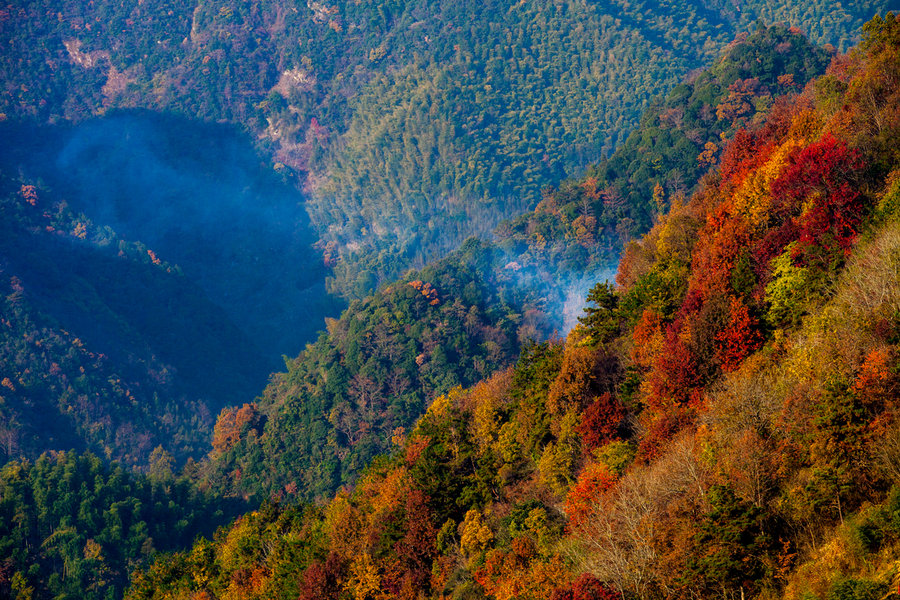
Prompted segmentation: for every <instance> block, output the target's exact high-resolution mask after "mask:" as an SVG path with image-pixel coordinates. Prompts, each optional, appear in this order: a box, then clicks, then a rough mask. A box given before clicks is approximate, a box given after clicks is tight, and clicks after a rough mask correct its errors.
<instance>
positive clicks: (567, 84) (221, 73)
mask: <svg viewBox="0 0 900 600" xmlns="http://www.w3.org/2000/svg"><path fill="white" fill-rule="evenodd" d="M889 4H890V3H889V2H887V1H886V0H860V1H857V2H843V3H840V4H838V5H835V3H833V2H822V1H813V0H809V1H804V2H791V3H776V2H768V1H764V0H754V1H751V2H743V3H741V5H740V7H736V6H735V5H734V4H733V3H731V2H724V1H722V2H719V1H710V2H703V3H700V2H668V1H667V2H652V3H651V2H643V1H641V2H626V1H624V0H611V1H609V2H599V3H583V2H576V1H574V0H573V1H565V2H552V3H547V2H531V1H526V2H518V3H512V2H500V1H497V0H491V1H489V2H476V3H467V2H450V3H448V2H436V1H434V0H416V1H409V2H403V1H394V2H387V3H375V4H370V3H358V2H345V1H339V2H334V3H329V2H318V1H316V2H312V1H311V2H307V3H306V4H305V5H303V4H301V5H296V6H294V5H285V4H283V3H280V2H262V3H260V2H249V1H239V0H228V1H227V2H224V3H222V2H217V3H212V2H208V1H207V0H198V1H197V2H195V3H187V4H184V3H172V2H169V1H168V0H149V1H141V2H127V3H121V2H109V1H106V0H100V1H95V2H91V3H84V2H77V1H72V0H70V1H67V2H63V3H62V4H60V3H48V2H46V1H42V0H34V1H29V2H25V3H18V4H15V5H10V6H8V7H7V8H4V9H3V10H2V11H0V44H2V47H3V48H4V52H3V53H2V56H0V81H3V84H4V89H3V91H2V93H0V113H3V114H4V115H5V116H6V118H8V119H15V120H19V119H35V120H37V121H39V122H48V121H49V122H55V121H59V120H61V119H74V120H81V119H84V118H86V117H88V116H91V115H94V114H96V113H97V112H100V111H103V110H106V109H107V108H109V107H135V106H137V107H145V108H152V109H159V110H166V111H177V112H179V113H181V114H183V115H185V116H188V117H190V118H200V119H206V120H223V119H224V120H228V121H230V122H232V123H239V124H241V125H242V126H243V127H245V128H246V129H247V130H249V131H251V132H252V133H253V134H255V135H259V136H261V141H260V143H261V144H263V145H264V146H267V147H268V148H269V149H270V151H271V153H272V154H273V155H274V157H275V160H277V161H279V162H280V163H281V164H283V165H288V167H290V168H293V169H297V170H299V171H302V172H303V173H304V174H305V181H306V185H307V188H308V189H309V190H310V191H311V194H312V198H311V204H310V205H309V209H310V215H311V217H312V221H313V225H314V227H315V229H316V231H317V232H318V235H319V238H320V240H321V242H322V248H321V250H322V252H323V254H324V255H325V256H326V257H327V258H328V259H329V260H332V261H333V260H337V259H338V257H340V262H339V263H338V265H337V269H336V271H335V279H334V282H333V284H332V289H333V290H336V291H338V292H340V293H342V294H344V295H347V296H350V297H360V296H362V295H364V294H365V293H367V292H369V291H371V290H372V289H373V288H374V286H375V285H376V284H378V283H380V282H386V281H390V280H391V279H393V278H395V277H396V276H398V275H399V274H401V273H402V272H403V271H404V270H405V269H406V268H408V267H409V266H422V265H424V264H425V263H426V262H427V261H429V260H431V259H433V258H436V257H439V256H441V255H443V254H444V253H446V252H447V251H449V250H451V249H452V248H455V247H456V246H457V245H458V244H459V243H460V242H461V241H462V240H463V239H464V238H465V237H467V236H469V235H471V234H473V233H479V232H482V233H483V232H487V231H489V230H490V229H491V228H492V227H493V226H494V225H495V224H497V223H498V222H499V221H500V220H502V219H504V218H508V217H511V216H513V215H515V214H517V213H519V212H520V211H521V210H523V209H525V208H531V207H533V206H534V205H535V204H536V203H537V201H538V200H539V190H540V189H541V187H543V186H544V185H547V184H555V183H557V182H558V181H559V180H560V179H562V177H563V176H564V175H566V174H572V173H574V172H577V171H578V170H579V169H581V168H583V167H585V166H587V165H588V164H591V163H593V162H595V161H597V160H598V159H599V158H601V156H602V155H603V154H604V153H608V152H610V151H611V150H612V149H614V148H616V147H617V146H618V145H619V143H621V142H622V141H623V140H624V139H625V137H626V135H627V134H628V132H629V131H630V130H631V129H632V128H633V127H634V126H635V125H636V123H637V120H638V117H639V115H640V114H641V111H642V110H643V108H645V106H646V104H647V102H648V101H649V99H650V98H652V97H653V96H654V95H655V94H658V93H659V92H660V91H661V90H663V89H666V88H668V87H670V86H671V85H673V84H675V83H676V82H677V81H679V80H680V79H681V78H682V77H683V76H684V75H685V74H686V73H688V72H689V71H690V70H692V69H694V68H697V67H700V66H702V65H704V64H705V63H706V62H707V61H708V60H710V59H711V58H712V57H714V56H716V55H717V54H718V51H719V49H720V48H722V47H723V46H724V45H725V44H726V43H728V42H729V41H731V40H732V39H733V38H734V36H735V35H736V34H737V33H738V32H740V31H744V30H747V29H752V27H753V26H754V23H755V22H756V20H757V19H763V20H764V21H767V22H773V21H776V20H785V21H786V22H788V23H789V24H794V25H798V26H800V27H801V28H802V29H804V30H806V31H808V32H809V33H810V34H811V35H812V36H813V39H814V40H815V41H817V42H820V43H824V42H831V43H833V44H835V45H837V46H838V47H841V48H843V47H846V45H847V44H848V42H849V41H850V40H851V39H852V38H853V36H854V34H855V32H856V31H857V28H858V27H859V26H860V25H861V23H862V22H863V21H864V20H866V19H868V18H870V17H871V16H872V14H874V13H875V12H877V11H883V10H885V9H886V8H888V7H889Z"/></svg>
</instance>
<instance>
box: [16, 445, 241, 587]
mask: <svg viewBox="0 0 900 600" xmlns="http://www.w3.org/2000/svg"><path fill="white" fill-rule="evenodd" d="M173 462H174V461H173V459H172V456H171V455H169V454H168V453H166V452H165V451H164V450H162V448H157V449H156V450H155V451H154V452H153V455H152V467H151V469H150V474H149V476H139V475H134V474H133V473H130V472H128V471H126V470H125V469H124V468H123V467H122V466H120V465H115V464H113V465H109V464H107V463H105V462H104V461H102V460H100V459H99V458H97V457H96V456H94V455H92V454H75V453H51V454H49V455H46V454H45V455H42V456H41V457H40V458H38V459H37V460H36V461H34V462H29V461H11V462H9V463H7V464H6V465H5V466H4V467H3V469H2V470H0V557H2V559H0V560H2V563H0V594H2V595H3V597H4V598H35V599H36V598H84V599H98V600H99V599H105V598H115V597H121V595H122V593H123V591H124V588H125V587H126V585H127V583H128V580H129V574H130V571H131V570H133V569H134V568H135V567H136V566H138V565H141V564H146V563H148V562H149V561H150V560H151V559H152V558H153V557H154V556H156V555H157V554H158V553H159V552H165V551H171V550H174V549H178V548H183V547H184V546H185V545H187V544H190V543H191V542H192V541H193V540H194V538H195V537H196V536H197V535H210V533H211V532H212V531H213V530H214V529H215V528H216V527H217V526H219V525H222V524H224V523H226V522H228V521H229V520H230V519H231V518H233V516H234V515H235V514H236V513H237V512H238V511H239V510H242V509H243V510H245V507H244V506H243V505H241V504H239V503H236V502H234V501H229V500H225V499H223V498H214V497H213V496H211V495H209V494H206V493H202V492H200V491H199V490H198V489H197V488H196V487H195V486H194V485H193V484H192V483H191V482H190V480H189V479H188V478H187V477H185V476H184V475H176V473H175V472H174V471H173V468H172V467H173Z"/></svg>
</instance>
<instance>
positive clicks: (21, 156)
mask: <svg viewBox="0 0 900 600" xmlns="http://www.w3.org/2000/svg"><path fill="white" fill-rule="evenodd" d="M0 136H2V137H3V138H4V139H5V140H7V141H8V142H9V143H8V144H6V145H5V146H4V147H3V148H0V165H2V168H3V170H4V171H6V172H7V173H14V174H16V176H17V177H19V178H22V179H24V180H25V181H26V182H36V181H40V182H43V186H44V187H46V188H48V189H50V190H52V192H53V194H54V195H55V196H56V197H57V198H62V199H65V201H66V202H67V204H68V205H69V206H71V208H72V209H73V210H74V211H76V212H80V213H84V215H86V216H87V217H88V218H89V219H91V221H92V222H94V223H95V224H96V225H97V226H99V227H110V228H112V229H113V230H115V232H116V233H117V234H118V235H119V236H121V237H123V238H125V239H128V240H132V241H139V242H141V243H143V244H146V245H147V246H149V247H150V248H152V249H153V251H154V252H156V253H157V254H159V255H160V256H161V257H164V258H165V260H167V261H168V262H170V263H173V264H176V265H178V267H180V269H181V272H182V273H183V274H184V276H185V278H186V279H187V280H189V281H191V283H192V284H194V285H196V286H197V287H198V288H199V289H201V290H202V291H203V292H204V293H205V294H206V295H207V296H208V297H209V299H210V300H211V301H212V302H213V303H215V304H216V305H218V307H219V308H220V309H221V311H222V312H224V313H225V314H226V315H227V316H228V317H229V319H230V320H231V322H232V324H233V325H235V326H236V327H238V328H239V329H240V330H241V331H242V332H243V333H244V334H245V335H246V337H247V338H249V340H250V342H251V346H252V348H253V351H254V352H255V353H257V354H259V356H260V357H261V361H258V362H262V363H264V364H265V368H264V369H262V370H260V371H257V372H255V373H253V375H254V377H255V378H256V379H257V381H259V382H264V381H265V378H266V376H267V375H268V371H270V370H275V369H278V368H281V367H282V366H283V364H284V363H283V361H282V360H281V357H282V356H283V355H285V354H287V355H288V356H293V355H295V354H297V353H298V352H300V350H302V349H303V346H305V345H306V343H307V342H309V341H311V340H313V339H315V337H316V336H317V335H318V333H319V331H321V330H322V328H323V327H324V324H325V322H324V318H325V317H326V316H330V315H333V314H335V313H337V312H339V310H340V309H341V307H342V305H341V304H340V303H337V302H335V301H334V300H333V299H331V298H329V297H328V296H327V294H326V293H325V276H326V273H327V268H326V267H325V265H323V264H322V259H321V256H320V255H319V253H318V252H317V251H316V250H315V249H314V248H313V247H312V245H313V244H314V243H315V242H316V235H315V232H313V231H312V230H311V228H310V224H309V218H308V216H307V214H306V210H305V201H306V199H305V197H304V195H303V194H302V193H300V192H298V191H297V190H296V189H295V187H294V186H293V185H292V182H291V181H290V179H289V178H287V177H285V176H284V175H279V174H278V173H275V172H273V171H272V170H271V169H269V168H267V167H265V165H264V164H262V163H263V162H264V160H265V159H263V158H262V157H261V156H260V155H259V154H258V153H257V152H256V150H255V148H254V147H253V144H252V141H251V140H250V139H249V138H248V137H247V136H246V135H244V134H242V133H240V132H239V131H238V130H236V129H235V128H234V127H229V126H225V125H221V124H211V123H200V122H197V121H195V120H190V119H185V118H181V117H176V116H172V115H160V114H155V113H152V112H149V111H114V112H111V113H109V114H107V115H106V116H104V117H102V118H96V119H90V120H87V121H84V122H82V123H80V124H79V125H77V126H68V125H57V126H45V127H40V128H35V127H31V126H25V125H21V124H14V123H4V124H0ZM301 307H302V310H301V309H300V308H301ZM198 341H199V342H200V343H201V344H202V343H205V342H204V341H202V340H198ZM186 349H187V348H186ZM197 375H200V374H199V373H198V374H197ZM212 385H215V384H214V383H213V384H212Z"/></svg>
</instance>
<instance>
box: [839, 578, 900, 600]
mask: <svg viewBox="0 0 900 600" xmlns="http://www.w3.org/2000/svg"><path fill="white" fill-rule="evenodd" d="M889 588H890V586H889V585H888V584H887V583H885V582H882V581H868V580H865V579H852V578H841V579H838V580H837V581H835V582H834V584H833V585H832V586H831V589H830V590H828V597H827V600H879V599H880V598H882V597H884V594H885V592H887V591H888V589H889Z"/></svg>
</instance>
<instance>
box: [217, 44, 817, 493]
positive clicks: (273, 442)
mask: <svg viewBox="0 0 900 600" xmlns="http://www.w3.org/2000/svg"><path fill="white" fill-rule="evenodd" d="M782 44H784V45H785V46H783V47H782V48H784V47H789V48H790V50H791V53H790V54H786V53H783V52H781V51H780V50H779V49H778V48H779V46H781V45H782ZM783 56H784V57H786V56H790V57H792V58H791V59H789V60H787V59H783V58H782V57H783ZM757 59H758V62H757ZM826 64H827V53H825V52H824V51H823V50H821V49H819V48H816V47H814V46H812V45H811V44H809V43H808V42H807V41H806V40H805V39H804V38H803V37H802V36H800V35H798V34H796V33H793V32H791V31H789V30H788V29H786V28H784V27H772V28H760V29H759V30H757V31H756V32H755V33H754V34H753V35H751V36H749V37H748V38H747V39H745V40H743V41H741V42H738V43H736V44H734V46H733V47H732V48H730V50H729V51H728V52H726V53H725V55H724V56H723V57H722V58H721V59H720V60H719V61H717V62H716V64H715V65H714V66H713V67H712V68H711V69H710V70H709V71H707V72H704V73H702V74H700V75H699V76H698V77H697V79H696V81H695V82H693V83H692V84H688V85H685V86H682V89H680V90H676V92H673V95H670V96H669V97H668V99H667V100H666V101H665V102H661V103H660V104H661V106H666V108H662V107H661V106H654V108H652V109H651V110H649V111H648V113H647V116H646V118H645V119H644V120H643V123H642V126H641V127H640V128H639V129H638V130H637V131H636V132H635V134H634V135H633V136H632V137H631V138H629V140H630V141H629V142H628V143H626V144H625V146H623V147H622V148H621V149H620V150H618V151H616V152H615V153H614V154H613V156H612V157H611V158H610V160H609V161H604V162H602V163H601V164H600V166H598V167H597V168H596V171H602V170H604V169H605V170H607V171H610V172H611V170H612V168H611V167H610V165H622V164H625V165H627V167H621V171H619V172H618V174H616V175H609V176H608V177H609V181H608V182H604V185H609V186H618V187H620V188H621V189H622V190H623V191H625V190H627V189H628V187H629V185H630V182H633V181H640V182H641V183H642V184H643V185H641V187H638V188H637V191H635V193H634V198H633V199H632V200H631V202H632V205H633V206H634V207H635V208H634V209H633V210H631V209H628V208H625V207H624V206H623V203H619V204H613V205H610V204H608V203H607V198H606V197H605V196H604V195H603V194H601V193H600V192H601V190H602V188H601V187H600V186H599V185H598V184H597V181H598V179H597V177H596V175H594V174H591V175H588V176H587V177H585V178H582V179H580V180H572V181H570V182H568V183H567V184H566V185H564V186H562V187H561V189H560V190H558V191H555V192H548V194H547V195H546V197H545V199H544V200H543V201H542V202H541V204H540V205H539V207H538V209H537V211H535V213H534V214H532V215H528V216H525V217H523V218H522V219H520V220H518V221H516V222H514V223H513V224H511V225H509V226H508V228H501V229H500V230H498V238H499V240H500V241H499V243H497V244H493V243H487V242H483V241H478V240H475V239H470V240H468V241H467V242H466V243H465V244H464V245H463V246H462V248H460V249H459V250H457V251H455V252H453V253H451V254H449V255H448V256H447V257H445V258H444V259H442V260H441V261H438V262H436V263H434V264H432V265H429V266H428V267H426V268H424V269H422V270H419V271H416V272H412V273H408V274H407V275H406V276H405V277H404V278H403V279H401V280H399V281H396V282H394V283H392V284H391V285H389V286H385V287H383V288H382V289H381V290H380V291H379V292H377V293H376V294H374V295H373V296H371V297H369V298H367V299H365V300H363V301H356V302H353V303H351V304H350V306H349V308H348V309H347V310H346V311H345V312H344V313H343V315H342V316H341V318H340V319H338V320H335V321H333V322H331V323H330V324H329V327H328V331H327V333H326V334H323V335H322V336H321V337H320V338H319V339H318V340H317V341H316V342H315V343H314V344H311V345H310V346H309V347H307V349H306V350H305V351H304V352H302V353H301V354H300V356H298V357H297V358H296V359H295V360H293V361H291V362H290V363H289V364H288V371H287V372H286V373H281V374H278V375H276V376H274V377H273V380H272V384H271V385H270V386H269V387H268V388H267V389H266V390H265V391H264V392H263V394H262V396H261V398H260V399H259V401H258V403H257V404H253V405H250V404H248V405H247V406H244V407H242V408H234V409H232V410H230V411H228V412H227V413H223V416H222V418H220V419H219V422H218V424H217V426H216V436H215V438H214V450H213V452H212V454H211V457H210V458H211V461H210V464H209V471H208V475H207V477H208V480H209V483H210V484H211V485H213V486H215V487H216V489H220V490H221V491H222V492H223V493H226V492H231V493H237V494H250V495H256V496H257V497H259V498H265V497H268V496H270V495H272V494H287V495H288V497H291V496H297V497H299V498H301V499H311V498H314V497H317V496H321V495H322V494H326V495H327V494H329V493H330V492H331V491H333V490H334V489H336V487H337V486H339V485H343V484H345V483H349V482H352V481H354V480H355V478H356V476H357V474H358V473H359V470H360V469H361V468H362V467H363V466H364V465H366V464H367V463H368V462H369V461H370V460H371V459H372V458H373V457H375V456H376V455H377V454H379V453H382V452H385V451H387V450H389V449H390V447H391V439H392V437H394V436H395V435H396V434H397V432H398V431H400V429H399V428H407V429H408V428H409V427H410V426H411V425H412V424H413V423H414V422H415V420H416V419H417V418H418V416H419V415H421V414H422V412H423V411H424V410H425V408H426V407H427V406H428V405H429V403H430V402H431V401H432V400H433V399H434V398H435V397H436V396H437V395H439V394H442V393H447V392H448V391H449V390H450V389H452V388H453V387H454V386H458V385H463V386H468V385H471V384H473V383H475V382H476V381H478V380H479V379H482V378H484V377H485V376H487V375H489V374H490V373H493V372H495V371H496V370H498V369H502V368H504V367H505V366H508V365H509V364H510V363H511V362H512V361H513V360H514V358H515V356H517V355H518V353H519V351H520V349H521V348H522V347H523V345H526V346H527V343H528V341H529V340H532V341H534V340H541V339H546V337H547V336H548V334H550V333H551V332H553V331H556V332H560V331H565V330H564V327H566V321H567V320H570V321H571V320H573V319H569V318H568V317H570V315H564V308H565V303H566V301H567V300H569V299H570V298H573V297H574V298H575V299H576V302H577V306H575V307H574V311H573V312H577V311H578V308H580V306H581V303H582V302H583V300H584V295H585V294H586V293H587V289H589V288H590V286H591V285H593V284H594V283H595V282H596V281H597V280H598V279H601V280H602V279H603V278H605V277H610V278H611V277H612V275H613V273H612V270H611V268H612V267H611V264H612V260H613V253H614V252H615V249H616V248H619V247H621V246H620V244H621V241H620V239H619V238H618V237H616V236H618V233H617V231H616V229H615V223H616V219H619V220H620V221H621V220H624V218H626V216H627V215H629V214H630V215H634V217H635V219H634V220H633V221H632V229H631V230H630V231H632V232H641V231H647V229H649V226H650V222H651V218H652V216H653V215H654V214H655V212H656V211H658V210H660V209H665V208H666V206H667V205H665V204H663V205H660V206H656V207H651V206H650V204H651V200H652V199H651V198H643V197H642V195H641V192H642V191H648V190H647V187H648V184H650V182H644V181H643V176H644V175H643V173H644V172H645V171H646V170H647V166H646V165H651V167H652V166H653V165H655V164H657V163H660V164H665V165H666V168H668V169H673V170H676V169H681V170H682V172H683V173H685V176H684V179H683V180H682V186H683V190H684V191H688V190H689V189H691V188H693V187H694V186H695V185H696V184H697V182H696V181H691V179H690V177H694V178H696V177H699V175H700V173H701V172H702V171H703V170H704V169H708V165H709V163H704V164H702V165H701V166H699V167H698V162H697V155H698V153H699V152H700V151H701V150H700V149H701V148H703V146H702V143H703V142H704V141H705V140H709V139H716V140H718V142H719V143H720V144H722V140H721V139H720V138H719V134H720V133H722V132H726V131H727V132H729V133H731V134H733V133H734V128H736V127H738V126H739V125H738V122H736V121H733V120H732V121H727V120H726V118H725V116H723V118H722V119H718V118H715V117H710V118H707V119H702V118H699V117H695V118H691V117H690V116H688V117H685V118H683V119H680V120H677V121H676V120H662V121H661V119H660V115H661V114H668V112H666V111H669V110H671V111H673V112H678V111H681V112H683V113H685V114H688V115H690V114H692V113H697V114H700V113H703V114H708V115H715V113H716V106H717V105H719V104H720V103H722V102H725V101H727V99H728V98H729V97H730V94H731V92H730V91H729V87H730V86H732V85H733V84H735V82H740V83H741V84H743V82H745V81H747V80H748V79H753V78H757V77H758V78H759V83H758V85H757V86H756V87H755V88H754V90H753V91H751V92H748V93H746V94H743V95H741V98H742V99H743V100H744V101H746V102H747V104H748V106H753V108H752V109H748V110H747V111H746V113H744V114H743V115H742V117H743V121H741V122H745V123H746V122H749V121H750V120H752V119H756V120H759V119H764V118H765V117H766V114H767V112H768V110H769V109H770V108H771V107H772V106H773V102H776V99H777V98H779V97H781V98H783V97H784V95H785V94H787V95H790V94H792V93H793V94H796V91H797V90H798V89H799V87H798V84H799V83H805V82H806V81H809V80H810V79H812V78H813V77H815V76H816V75H818V74H821V73H822V72H823V70H824V68H825V65H826ZM780 68H786V69H788V70H790V72H791V74H792V77H791V78H790V79H792V80H793V79H794V78H795V79H796V82H798V83H796V84H793V85H787V84H784V85H781V84H778V83H777V81H778V77H779V75H784V73H779V71H778V69H780ZM785 81H786V80H785ZM763 82H764V83H763ZM769 85H771V88H769V87H768V86H769ZM685 90H686V91H685ZM754 103H755V104H754ZM688 135H691V136H692V137H695V138H696V141H692V140H691V139H690V138H689V137H688ZM647 140H654V141H655V142H656V143H655V144H653V145H652V146H651V148H650V149H649V150H648V149H647V148H646V147H647V146H648V145H650V142H647ZM667 140H680V141H681V143H677V144H674V145H669V144H667ZM717 156H718V154H715V155H714V156H712V157H711V158H710V161H715V160H716V159H717ZM632 169H633V170H632ZM650 185H651V186H652V184H650ZM648 192H649V191H648ZM604 211H605V214H604ZM598 217H599V218H598ZM543 236H546V237H543ZM570 308H572V307H570ZM568 325H569V326H571V325H572V323H571V322H569V323H568Z"/></svg>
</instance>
